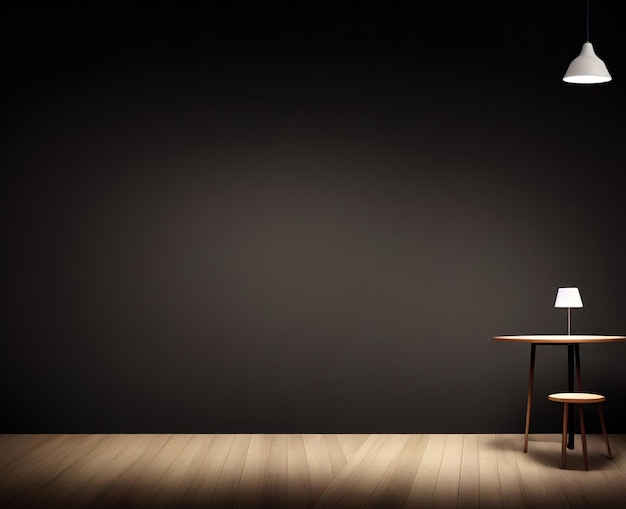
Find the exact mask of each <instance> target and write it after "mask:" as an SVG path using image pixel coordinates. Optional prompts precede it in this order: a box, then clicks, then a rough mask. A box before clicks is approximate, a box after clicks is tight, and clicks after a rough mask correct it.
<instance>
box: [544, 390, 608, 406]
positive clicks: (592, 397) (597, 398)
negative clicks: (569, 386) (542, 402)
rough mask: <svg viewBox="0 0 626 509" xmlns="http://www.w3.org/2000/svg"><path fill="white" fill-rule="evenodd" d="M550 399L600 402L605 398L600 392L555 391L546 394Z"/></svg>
mask: <svg viewBox="0 0 626 509" xmlns="http://www.w3.org/2000/svg"><path fill="white" fill-rule="evenodd" d="M548 399H549V400H550V401H558V402H559V403H578V404H584V403H602V402H603V401H606V398H605V397H604V396H603V395H602V394H593V393H591V392H557V393H555V394H550V395H549V396H548Z"/></svg>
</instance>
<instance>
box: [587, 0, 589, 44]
mask: <svg viewBox="0 0 626 509" xmlns="http://www.w3.org/2000/svg"><path fill="white" fill-rule="evenodd" d="M587 42H589V0H587Z"/></svg>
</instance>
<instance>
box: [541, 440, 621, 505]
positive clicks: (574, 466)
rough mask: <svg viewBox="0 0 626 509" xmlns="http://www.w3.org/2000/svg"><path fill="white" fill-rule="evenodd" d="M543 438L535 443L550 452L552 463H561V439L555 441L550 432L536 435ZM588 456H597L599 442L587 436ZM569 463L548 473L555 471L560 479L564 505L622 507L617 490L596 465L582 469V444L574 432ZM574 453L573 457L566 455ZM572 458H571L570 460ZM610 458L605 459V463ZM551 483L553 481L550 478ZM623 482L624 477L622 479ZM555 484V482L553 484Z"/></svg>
mask: <svg viewBox="0 0 626 509" xmlns="http://www.w3.org/2000/svg"><path fill="white" fill-rule="evenodd" d="M539 436H540V437H542V438H543V440H542V441H541V442H540V443H538V449H540V450H543V451H544V452H545V453H546V454H550V455H551V456H552V458H553V459H554V463H555V464H560V458H561V454H560V453H561V447H560V445H561V444H560V441H558V442H557V441H555V440H554V438H553V435H539ZM588 438H589V439H590V440H588V444H587V445H588V455H589V457H590V462H591V461H592V460H593V458H594V457H596V456H599V457H601V455H600V454H598V453H599V452H600V451H599V447H598V446H599V443H598V442H596V441H595V440H593V437H588ZM567 454H568V464H567V468H566V469H561V468H558V467H556V468H552V469H551V472H554V473H558V476H559V478H560V481H561V482H560V487H561V491H562V492H563V493H564V494H565V498H566V502H567V507H569V508H580V509H583V508H588V507H601V508H603V509H604V508H606V509H615V508H618V507H619V508H623V507H624V505H623V500H622V497H621V495H620V493H619V491H617V490H615V489H614V488H613V486H612V485H611V483H610V482H609V481H608V480H607V479H606V477H605V476H604V475H602V472H601V470H600V469H599V468H598V467H599V465H595V467H593V468H592V465H590V467H589V470H588V471H586V470H584V463H583V460H582V443H581V441H580V436H579V435H576V436H575V440H574V450H568V451H567ZM569 456H573V458H569ZM569 460H573V461H569ZM608 461H610V460H607V462H608ZM553 482H554V481H553ZM624 482H626V479H624ZM555 484H556V483H555Z"/></svg>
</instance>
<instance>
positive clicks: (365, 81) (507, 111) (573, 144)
mask: <svg viewBox="0 0 626 509" xmlns="http://www.w3.org/2000/svg"><path fill="white" fill-rule="evenodd" d="M570 4H571V2H566V3H565V4H563V5H561V3H559V2H552V3H546V2H543V3H542V2H537V3H532V2H530V3H528V2H526V3H524V5H523V6H522V5H517V4H513V6H509V7H508V9H509V10H503V9H504V8H500V9H501V10H488V9H486V8H477V7H475V6H473V3H472V2H468V3H467V4H465V3H463V2H449V3H448V2H422V3H420V2H416V3H404V4H402V3H398V4H395V3H393V2H392V3H386V4H385V5H386V6H387V7H385V8H383V7H382V6H380V5H379V6H373V4H371V5H369V7H367V8H366V7H361V8H360V9H359V10H356V9H354V8H351V7H349V5H348V4H342V3H338V4H335V5H334V7H332V8H331V7H329V6H328V5H325V4H323V3H306V2H302V3H295V4H293V5H292V6H291V7H290V8H289V9H286V8H283V9H279V8H278V7H271V6H270V5H269V4H267V5H264V6H259V5H258V3H250V4H247V3H245V2H244V3H235V4H233V6H231V7H226V4H223V5H222V4H208V5H209V6H208V7H207V4H200V3H184V2H183V3H181V2H178V3H172V4H166V3H150V4H128V3H126V4H122V3H120V4H115V3H108V4H97V3H93V4H85V3H84V2H82V3H81V2H78V3H71V2H68V3H65V4H64V3H57V4H56V7H43V6H40V5H36V4H28V5H29V6H27V7H24V6H22V5H20V4H19V3H16V4H13V5H12V4H9V6H8V7H5V11H4V13H3V14H4V38H5V39H4V48H5V50H4V58H3V72H4V81H5V84H6V85H7V88H8V91H7V93H6V94H5V97H4V104H3V111H4V113H3V131H2V157H3V168H4V172H3V177H2V202H1V203H2V232H3V233H2V235H3V239H4V248H3V250H2V255H3V263H2V269H1V270H2V285H1V286H2V297H3V301H2V315H3V320H2V338H3V339H2V355H1V357H0V359H1V360H0V362H1V369H0V381H1V383H0V405H1V408H2V414H3V418H2V420H1V421H0V422H1V423H2V426H1V428H2V431H4V432H42V431H49V432H431V433H437V432H440V433H445V432H466V433H467V432H481V433H486V432H515V433H519V432H521V431H522V430H523V421H524V411H525V397H526V381H527V374H528V357H529V351H530V347H528V346H527V345H521V344H505V343H499V342H496V341H493V339H492V337H493V336H494V335H500V334H524V333H529V334H530V333H565V332H566V324H567V322H566V316H567V315H566V311H565V310H562V309H555V308H554V307H553V304H554V297H555V295H556V290H557V288H558V287H559V286H567V285H573V286H578V287H579V288H580V290H581V294H582V298H583V302H584V306H585V307H584V308H583V309H577V310H573V311H572V328H573V331H574V332H578V333H594V334H625V333H626V318H625V317H626V314H625V313H624V310H625V309H626V293H625V292H624V291H623V288H624V283H625V282H626V281H625V279H626V278H625V274H626V271H625V270H624V252H625V249H624V248H625V244H626V241H625V238H624V206H623V199H624V192H623V184H622V183H621V182H622V180H623V176H624V169H625V168H626V155H625V152H624V139H626V127H625V123H624V114H625V111H624V110H625V108H624V102H625V99H624V98H625V97H626V95H625V93H624V92H625V85H624V83H625V82H626V70H625V68H624V61H623V58H622V56H623V55H622V54H621V52H620V51H619V48H620V47H621V48H624V47H625V45H624V32H623V30H617V28H616V26H614V23H615V22H614V21H612V19H613V18H612V16H611V14H610V12H607V11H608V10H610V3H601V2H598V5H599V7H597V8H596V10H597V11H598V12H597V14H596V15H595V18H594V20H595V23H596V25H593V26H594V27H595V30H596V33H597V37H596V38H595V39H594V41H595V45H596V50H597V51H598V54H599V55H600V56H601V57H602V58H603V59H604V60H605V62H607V65H608V66H609V69H610V71H611V72H612V74H613V78H614V81H613V82H612V83H610V84H608V85H603V86H597V87H577V86H569V85H565V84H563V83H562V82H561V76H562V74H563V72H564V70H565V68H566V66H567V64H568V63H569V61H570V60H571V59H572V58H573V57H574V56H575V55H576V54H577V53H578V51H579V50H580V45H581V44H582V42H583V41H584V33H582V34H581V33H580V32H581V31H580V30H576V29H574V27H575V26H578V24H580V23H581V20H580V13H579V12H578V11H577V9H576V7H573V6H572V5H570ZM201 5H202V6H203V7H202V8H201V7H200V6H201ZM546 5H547V6H546ZM601 9H604V11H602V10H601ZM581 351H582V362H583V375H584V380H585V384H586V386H587V388H588V389H593V390H597V391H601V392H603V393H604V394H606V395H607V398H608V399H607V402H606V406H605V412H606V415H607V421H608V424H609V428H610V429H609V431H611V432H621V433H624V432H626V410H625V408H626V405H624V403H626V370H624V359H625V356H626V342H624V343H614V344H603V345H595V346H583V347H582V348H581ZM536 376H537V378H536V385H535V396H536V405H535V414H534V417H533V419H534V420H533V429H534V430H535V431H553V432H556V431H557V430H558V429H559V426H560V411H561V409H560V407H559V405H556V404H554V403H549V402H548V401H547V400H546V397H545V396H546V395H547V394H548V393H549V392H551V391H554V390H562V389H564V388H565V381H566V352H565V349H563V348H561V347H544V348H542V349H540V350H539V352H538V359H537V371H536ZM590 425H591V426H592V427H593V423H590Z"/></svg>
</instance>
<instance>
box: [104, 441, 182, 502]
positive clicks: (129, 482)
mask: <svg viewBox="0 0 626 509" xmlns="http://www.w3.org/2000/svg"><path fill="white" fill-rule="evenodd" d="M171 438H172V435H165V434H163V435H161V434H156V435H148V441H147V442H145V443H144V442H142V444H141V445H142V447H140V448H139V449H138V450H136V451H135V452H136V455H135V456H133V457H131V458H128V459H127V461H126V462H125V463H124V464H122V465H119V464H118V465H116V467H114V468H113V470H114V471H115V474H114V475H115V477H114V479H113V481H112V482H111V483H110V484H109V485H108V486H107V487H106V489H105V490H102V491H101V492H100V493H99V494H98V496H97V497H96V498H95V500H94V501H93V502H92V507H101V508H109V507H115V506H116V505H118V503H119V501H120V500H122V499H123V498H124V496H125V495H126V493H127V492H128V491H129V490H132V489H134V484H135V481H136V480H137V478H138V477H139V476H140V475H141V474H142V473H143V472H144V471H145V469H146V468H147V467H148V466H149V465H150V463H152V461H153V460H154V458H155V457H156V455H157V454H159V453H160V452H161V451H162V450H163V448H164V447H165V446H166V445H167V443H168V442H169V441H170V439H171ZM113 461H114V463H115V460H113Z"/></svg>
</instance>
